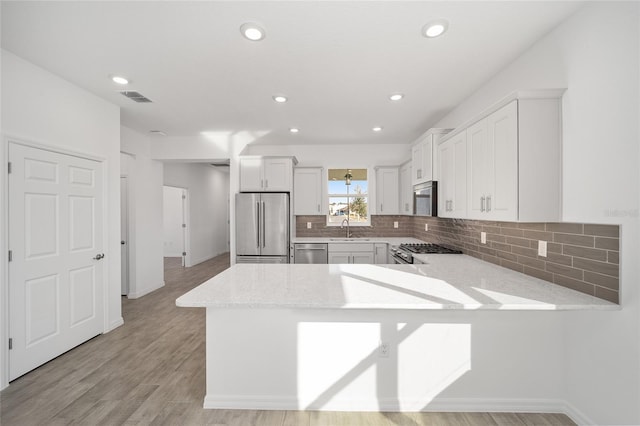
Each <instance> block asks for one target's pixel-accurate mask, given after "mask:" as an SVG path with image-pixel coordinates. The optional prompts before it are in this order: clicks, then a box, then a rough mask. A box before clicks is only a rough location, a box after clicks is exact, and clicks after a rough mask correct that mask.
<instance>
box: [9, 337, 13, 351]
mask: <svg viewBox="0 0 640 426" xmlns="http://www.w3.org/2000/svg"><path fill="white" fill-rule="evenodd" d="M11 349H13V339H12V338H11V337H9V350H11Z"/></svg>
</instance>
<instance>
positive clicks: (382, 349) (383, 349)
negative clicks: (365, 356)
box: [378, 342, 389, 358]
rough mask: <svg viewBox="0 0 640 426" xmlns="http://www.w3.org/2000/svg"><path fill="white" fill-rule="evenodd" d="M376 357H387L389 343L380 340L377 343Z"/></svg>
mask: <svg viewBox="0 0 640 426" xmlns="http://www.w3.org/2000/svg"><path fill="white" fill-rule="evenodd" d="M378 357H379V358H389V344H388V343H387V342H380V343H379V344H378Z"/></svg>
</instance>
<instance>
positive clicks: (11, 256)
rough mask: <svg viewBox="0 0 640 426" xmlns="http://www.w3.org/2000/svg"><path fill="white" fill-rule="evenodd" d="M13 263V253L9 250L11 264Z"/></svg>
mask: <svg viewBox="0 0 640 426" xmlns="http://www.w3.org/2000/svg"><path fill="white" fill-rule="evenodd" d="M11 261H13V251H12V250H9V262H11Z"/></svg>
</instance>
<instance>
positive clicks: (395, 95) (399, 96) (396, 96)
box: [389, 93, 404, 101]
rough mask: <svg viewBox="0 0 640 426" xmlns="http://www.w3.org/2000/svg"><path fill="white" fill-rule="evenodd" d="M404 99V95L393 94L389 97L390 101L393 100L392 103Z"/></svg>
mask: <svg viewBox="0 0 640 426" xmlns="http://www.w3.org/2000/svg"><path fill="white" fill-rule="evenodd" d="M402 98H404V95H403V94H402V93H393V94H392V95H390V96H389V99H391V100H392V101H399V100H400V99H402Z"/></svg>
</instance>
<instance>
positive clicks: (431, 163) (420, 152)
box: [411, 129, 451, 185]
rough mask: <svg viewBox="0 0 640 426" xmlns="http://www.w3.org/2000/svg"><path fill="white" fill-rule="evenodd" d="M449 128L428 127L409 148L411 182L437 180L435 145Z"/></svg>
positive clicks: (418, 182)
mask: <svg viewBox="0 0 640 426" xmlns="http://www.w3.org/2000/svg"><path fill="white" fill-rule="evenodd" d="M450 130H451V129H429V130H428V131H427V132H426V133H425V134H424V135H422V136H421V137H420V138H419V139H418V140H417V142H416V143H415V145H413V148H412V149H411V169H412V170H411V173H412V175H411V176H412V179H411V180H412V184H413V185H417V184H420V183H425V182H429V181H431V180H438V170H437V167H436V166H437V163H438V162H437V158H436V155H437V153H436V149H435V147H436V145H437V143H438V141H439V140H440V139H441V138H442V136H444V135H445V134H446V133H447V132H449V131H450Z"/></svg>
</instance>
